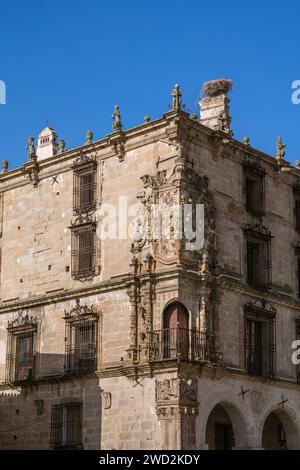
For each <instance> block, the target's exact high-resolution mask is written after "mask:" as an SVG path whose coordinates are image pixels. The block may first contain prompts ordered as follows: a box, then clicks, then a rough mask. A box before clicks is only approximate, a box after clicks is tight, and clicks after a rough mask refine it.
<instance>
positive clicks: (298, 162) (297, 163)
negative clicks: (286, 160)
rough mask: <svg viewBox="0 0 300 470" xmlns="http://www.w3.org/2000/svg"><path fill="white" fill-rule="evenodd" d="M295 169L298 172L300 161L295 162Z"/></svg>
mask: <svg viewBox="0 0 300 470" xmlns="http://www.w3.org/2000/svg"><path fill="white" fill-rule="evenodd" d="M295 167H296V168H297V170H300V160H296V162H295Z"/></svg>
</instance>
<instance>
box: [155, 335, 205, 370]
mask: <svg viewBox="0 0 300 470" xmlns="http://www.w3.org/2000/svg"><path fill="white" fill-rule="evenodd" d="M210 357H211V341H210V336H209V335H207V334H205V333H202V332H199V331H196V330H188V329H185V328H165V329H163V330H157V331H153V332H152V333H149V361H150V362H152V361H163V360H169V359H181V360H188V361H189V360H191V361H200V362H205V361H208V360H210Z"/></svg>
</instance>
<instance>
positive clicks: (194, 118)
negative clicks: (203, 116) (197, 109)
mask: <svg viewBox="0 0 300 470" xmlns="http://www.w3.org/2000/svg"><path fill="white" fill-rule="evenodd" d="M191 119H192V121H197V119H198V116H197V114H196V113H193V114H192V115H191Z"/></svg>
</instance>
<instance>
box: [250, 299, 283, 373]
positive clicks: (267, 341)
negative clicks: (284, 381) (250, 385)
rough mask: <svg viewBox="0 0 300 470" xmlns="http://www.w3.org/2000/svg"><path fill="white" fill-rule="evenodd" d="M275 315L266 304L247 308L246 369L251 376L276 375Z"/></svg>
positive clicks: (252, 305) (272, 309)
mask: <svg viewBox="0 0 300 470" xmlns="http://www.w3.org/2000/svg"><path fill="white" fill-rule="evenodd" d="M275 314H276V312H275V309H274V308H273V307H271V308H267V306H266V303H263V304H262V303H260V305H258V304H257V303H253V302H250V303H249V304H247V305H246V306H245V369H246V372H247V374H249V375H255V376H259V377H269V378H272V377H274V375H275V351H276V348H275Z"/></svg>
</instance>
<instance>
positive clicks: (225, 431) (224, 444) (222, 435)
mask: <svg viewBox="0 0 300 470" xmlns="http://www.w3.org/2000/svg"><path fill="white" fill-rule="evenodd" d="M215 447H216V450H231V449H232V448H233V447H234V433H233V429H232V425H231V424H224V423H215Z"/></svg>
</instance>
